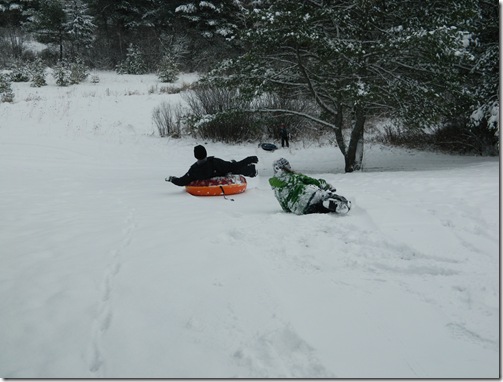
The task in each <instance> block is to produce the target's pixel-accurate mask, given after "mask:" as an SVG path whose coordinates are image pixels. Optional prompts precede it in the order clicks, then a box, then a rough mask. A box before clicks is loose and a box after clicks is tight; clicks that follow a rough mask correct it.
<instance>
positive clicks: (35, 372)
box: [0, 73, 499, 378]
mask: <svg viewBox="0 0 503 382" xmlns="http://www.w3.org/2000/svg"><path fill="white" fill-rule="evenodd" d="M99 76H100V78H101V81H100V83H98V84H91V83H84V84H81V85H78V86H72V87H68V88H59V87H56V86H55V85H54V84H53V83H51V82H50V83H49V86H46V87H43V88H39V89H35V88H31V87H30V86H29V84H13V90H14V93H15V95H16V100H15V102H14V103H13V104H0V261H1V267H0V286H1V287H0V322H1V323H2V325H0V343H1V344H2V350H1V351H0V376H1V377H5V378H72V377H73V378H95V377H100V378H152V377H156V378H212V377H215V378H238V377H241V378H245V377H246V378H278V377H286V378H295V377H301V378H497V377H499V162H498V158H478V157H461V156H447V155H440V154H432V153H421V152H414V151H402V150H397V149H386V148H383V147H380V146H375V145H374V146H372V145H368V146H367V147H366V149H367V152H366V159H365V167H366V171H365V172H359V173H353V174H344V173H343V160H342V156H341V154H340V152H339V151H338V149H337V148H333V147H328V146H325V147H317V146H316V145H311V146H309V147H303V146H304V145H298V144H296V143H295V142H293V143H292V144H291V147H290V149H279V150H277V151H275V152H274V153H271V152H266V151H263V150H260V149H258V147H257V145H256V144H246V145H245V144H243V145H224V144H221V143H214V142H204V141H198V140H192V139H182V140H176V139H161V138H159V137H157V136H156V135H155V134H154V132H155V127H154V125H153V123H152V110H153V108H154V107H156V106H158V105H159V104H160V103H161V102H162V101H168V102H182V101H181V99H180V96H179V95H176V94H174V95H167V94H160V93H159V92H157V91H155V89H156V86H157V87H160V86H162V85H161V84H159V83H158V81H157V79H156V77H155V76H117V75H115V74H113V73H99ZM194 78H195V77H194V76H191V75H187V76H183V77H182V78H181V79H180V80H179V84H181V83H182V82H190V81H192V80H193V79H194ZM200 143H201V144H205V145H206V147H207V150H208V153H209V155H216V156H219V157H221V158H223V159H241V158H242V157H245V156H248V155H257V156H258V157H259V159H260V162H259V165H258V167H259V172H260V173H259V176H258V177H257V178H251V179H248V190H247V191H246V192H245V193H244V194H240V195H236V196H234V197H233V199H234V201H231V200H226V199H224V198H221V197H206V198H204V197H199V198H198V197H194V196H191V195H189V194H187V193H185V192H184V190H183V189H182V188H178V187H176V186H174V185H172V184H171V183H166V182H164V178H165V177H166V176H168V175H177V176H178V175H182V174H183V173H184V172H185V171H186V170H187V169H188V167H189V166H190V165H191V164H192V163H193V161H194V158H193V155H192V148H193V146H194V145H195V144H200ZM279 157H285V158H287V159H288V160H289V161H290V162H291V164H292V166H293V168H294V169H296V170H299V171H302V172H304V173H307V174H309V175H311V176H314V177H322V178H325V179H327V180H328V181H329V182H330V183H332V184H333V185H334V186H336V188H337V190H338V192H339V193H340V194H342V195H344V196H346V197H348V198H349V199H351V200H353V205H354V207H353V209H352V210H351V212H350V213H349V214H348V215H347V216H334V215H309V216H295V215H291V214H286V213H284V212H282V211H281V208H280V207H279V204H278V203H277V201H276V200H275V198H274V195H273V193H272V191H271V189H270V187H269V185H268V178H269V177H270V176H271V175H272V168H271V163H272V161H273V160H275V159H277V158H279Z"/></svg>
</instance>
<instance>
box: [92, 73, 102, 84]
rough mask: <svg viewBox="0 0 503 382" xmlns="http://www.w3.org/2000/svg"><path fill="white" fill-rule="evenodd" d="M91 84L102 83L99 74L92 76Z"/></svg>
mask: <svg viewBox="0 0 503 382" xmlns="http://www.w3.org/2000/svg"><path fill="white" fill-rule="evenodd" d="M91 83H93V84H99V83H100V77H99V76H98V75H97V74H93V75H92V76H91Z"/></svg>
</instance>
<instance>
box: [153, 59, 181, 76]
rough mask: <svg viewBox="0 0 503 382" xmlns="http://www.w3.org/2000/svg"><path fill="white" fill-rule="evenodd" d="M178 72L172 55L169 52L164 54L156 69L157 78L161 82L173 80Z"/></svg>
mask: <svg viewBox="0 0 503 382" xmlns="http://www.w3.org/2000/svg"><path fill="white" fill-rule="evenodd" d="M179 73H180V71H179V70H178V65H177V64H176V61H175V59H174V57H173V56H172V55H170V54H166V55H164V56H163V58H162V59H161V62H160V63H159V68H158V69H157V75H158V77H159V80H160V81H161V82H174V81H176V79H177V78H178V74H179Z"/></svg>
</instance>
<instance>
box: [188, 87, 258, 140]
mask: <svg viewBox="0 0 503 382" xmlns="http://www.w3.org/2000/svg"><path fill="white" fill-rule="evenodd" d="M184 98H185V100H186V101H187V103H188V105H189V108H190V115H189V116H188V117H187V119H186V121H187V124H188V127H189V129H190V130H191V131H192V132H193V133H194V134H197V135H198V136H200V137H201V138H205V139H212V140H217V141H223V142H242V141H249V140H254V139H257V138H258V137H260V136H261V129H260V123H259V118H257V116H255V115H254V114H253V113H252V112H250V105H249V103H248V102H246V101H243V100H241V99H240V97H239V93H238V92H237V90H232V89H227V88H218V87H210V86H199V87H195V88H194V90H192V91H190V92H188V93H186V94H185V95H184Z"/></svg>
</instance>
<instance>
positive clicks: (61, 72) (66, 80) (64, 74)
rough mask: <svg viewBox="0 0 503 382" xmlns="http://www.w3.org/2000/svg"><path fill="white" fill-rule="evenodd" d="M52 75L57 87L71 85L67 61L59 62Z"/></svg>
mask: <svg viewBox="0 0 503 382" xmlns="http://www.w3.org/2000/svg"><path fill="white" fill-rule="evenodd" d="M52 75H53V77H54V78H55V80H56V85H58V86H68V85H70V69H68V65H67V63H66V62H65V61H60V62H58V64H57V65H56V66H55V67H54V71H53V73H52Z"/></svg>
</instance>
